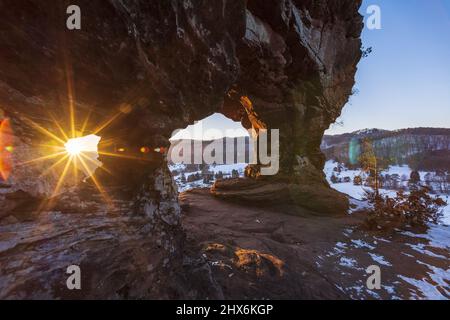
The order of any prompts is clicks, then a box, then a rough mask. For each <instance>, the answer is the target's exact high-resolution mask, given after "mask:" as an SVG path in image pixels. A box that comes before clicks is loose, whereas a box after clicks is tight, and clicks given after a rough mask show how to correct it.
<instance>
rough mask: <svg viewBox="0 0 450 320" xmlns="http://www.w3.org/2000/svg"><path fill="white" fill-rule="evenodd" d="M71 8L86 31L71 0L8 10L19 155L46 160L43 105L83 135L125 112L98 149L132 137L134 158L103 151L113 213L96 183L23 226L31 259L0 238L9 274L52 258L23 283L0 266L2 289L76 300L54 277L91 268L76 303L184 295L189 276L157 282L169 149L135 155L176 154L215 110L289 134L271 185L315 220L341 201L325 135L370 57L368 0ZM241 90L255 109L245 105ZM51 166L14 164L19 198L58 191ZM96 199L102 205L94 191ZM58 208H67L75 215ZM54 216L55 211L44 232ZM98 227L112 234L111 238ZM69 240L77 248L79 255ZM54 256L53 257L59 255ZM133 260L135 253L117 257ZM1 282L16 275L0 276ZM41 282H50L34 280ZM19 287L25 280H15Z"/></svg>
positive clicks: (4, 71) (1, 85)
mask: <svg viewBox="0 0 450 320" xmlns="http://www.w3.org/2000/svg"><path fill="white" fill-rule="evenodd" d="M77 4H78V5H79V6H80V8H81V13H82V29H81V30H72V31H71V30H67V29H66V27H65V21H66V18H67V15H66V7H64V5H63V3H62V2H57V3H53V2H52V3H50V2H46V1H37V0H36V1H33V0H19V1H17V0H15V1H12V0H5V1H2V2H1V3H0V29H1V30H6V31H7V32H2V33H1V35H0V40H1V42H2V43H3V44H4V45H3V46H2V50H1V52H0V108H1V109H2V110H3V112H4V114H5V116H6V117H9V118H11V121H12V127H13V130H14V133H15V144H16V145H17V146H20V148H19V149H20V150H19V151H18V152H17V153H16V154H15V161H16V164H17V163H23V162H26V161H28V160H30V159H32V158H35V157H37V156H38V154H37V153H38V150H37V147H36V146H38V145H40V144H46V143H48V139H47V137H45V136H44V135H42V134H40V133H39V132H38V131H37V130H35V129H34V128H33V127H32V126H30V121H29V120H32V121H34V122H35V123H37V124H39V125H40V126H42V127H44V128H47V129H50V128H53V123H52V117H51V116H50V115H49V112H50V113H51V114H52V115H53V116H54V117H55V118H56V119H57V120H58V121H59V122H60V123H61V125H62V127H64V128H69V127H70V123H69V121H68V119H69V115H68V105H69V104H71V103H72V102H73V103H74V106H75V109H76V115H77V119H78V121H77V128H76V129H77V130H81V129H80V127H81V126H82V122H83V121H82V119H84V118H85V117H86V116H87V115H88V114H89V113H91V117H90V119H91V120H90V123H89V126H88V128H89V130H94V127H95V126H94V124H97V125H99V124H101V123H105V122H106V121H107V120H108V119H109V118H111V117H112V116H113V115H115V114H117V115H118V116H117V118H115V121H114V122H112V123H111V124H110V125H109V126H107V127H105V128H104V129H103V130H102V131H101V132H99V135H101V136H102V142H101V144H100V149H101V150H103V151H108V152H113V151H114V150H113V148H114V146H123V147H124V150H126V155H127V156H129V157H132V158H134V159H125V158H118V157H106V156H100V158H99V160H100V161H101V162H102V163H103V164H104V166H105V168H108V169H109V170H110V171H111V172H112V173H113V174H112V175H109V174H107V173H104V172H103V171H101V170H99V171H98V172H97V174H96V178H97V179H98V181H100V182H101V184H102V185H103V186H104V188H105V190H106V191H107V192H108V194H109V195H110V197H111V198H112V199H113V204H114V206H113V207H114V208H115V209H111V210H110V211H111V212H112V213H108V208H107V207H105V206H103V207H102V206H101V205H98V206H96V204H99V203H101V198H100V197H98V199H96V198H95V197H94V195H91V194H90V193H93V192H94V191H93V190H94V189H93V190H92V191H91V192H80V193H79V194H78V193H76V192H75V193H74V196H73V197H66V199H62V198H61V197H60V196H59V197H58V198H55V199H53V200H55V202H56V204H55V205H56V207H54V210H55V211H46V212H39V211H38V212H37V213H36V214H37V216H38V218H37V219H35V222H34V225H31V226H28V227H30V228H33V227H36V226H39V225H44V226H48V227H49V230H51V231H49V232H45V233H41V234H39V235H36V234H35V233H34V231H33V230H32V229H29V231H30V233H28V234H27V235H25V236H24V237H25V238H24V240H21V241H24V242H25V243H26V245H27V247H28V248H30V251H29V252H28V251H27V252H28V253H26V252H23V251H22V250H17V251H15V249H14V248H17V246H20V244H19V243H18V241H19V240H18V239H16V238H15V237H14V236H12V237H11V238H8V239H4V240H2V241H6V242H7V243H9V245H8V248H9V249H7V250H2V251H1V252H0V261H1V264H2V272H3V271H4V270H6V269H5V268H4V266H5V264H4V262H5V261H9V262H10V263H14V262H18V263H19V264H20V263H24V261H23V258H24V257H27V254H32V252H34V251H33V249H34V248H36V250H37V249H38V244H37V243H46V244H47V245H48V246H47V247H46V249H45V250H43V251H40V252H41V253H42V255H40V256H39V259H40V260H39V261H40V262H39V265H42V266H43V267H40V268H39V269H36V270H35V269H33V270H35V271H36V272H34V273H33V272H30V273H28V274H27V275H26V276H23V278H20V277H21V276H20V273H19V272H18V271H19V270H20V268H18V267H17V264H15V263H14V264H13V265H10V266H9V267H10V269H8V270H10V272H9V273H8V275H7V274H5V273H1V274H0V297H1V298H8V297H31V298H40V297H51V298H58V297H61V298H66V297H70V295H67V293H65V291H64V288H63V287H61V281H62V280H61V278H63V277H64V275H61V274H59V273H58V272H59V271H58V270H60V269H61V270H62V268H64V267H65V264H68V265H69V264H80V265H81V266H85V267H86V268H87V272H89V274H90V277H89V280H88V282H87V288H86V289H85V291H83V294H84V295H83V296H82V297H83V298H93V297H102V298H161V297H185V296H186V292H185V291H183V284H182V282H180V283H178V284H177V286H175V287H173V286H170V285H166V284H164V285H163V284H162V283H165V282H164V281H165V277H168V275H170V274H172V273H173V272H174V270H178V269H177V268H179V267H180V265H181V263H182V255H181V249H180V248H182V242H183V241H182V237H181V236H180V235H181V234H182V230H181V225H180V223H179V222H180V221H179V220H180V208H179V205H178V202H177V192H176V189H175V188H174V186H173V181H172V179H171V177H170V173H169V172H168V170H167V162H166V160H165V158H164V156H162V155H161V154H157V153H151V154H149V155H148V156H147V157H146V158H144V157H143V156H142V155H141V154H140V153H139V150H140V148H141V147H142V146H147V147H149V148H150V149H151V150H153V149H154V148H156V147H168V145H169V141H168V139H169V137H170V135H171V133H172V131H173V130H175V129H178V128H184V127H186V125H188V124H190V123H192V122H193V121H195V120H200V119H202V118H204V117H206V116H208V115H211V114H212V113H215V112H222V113H224V114H225V115H226V116H228V117H230V118H232V119H234V120H240V121H242V123H243V124H244V126H245V127H246V128H249V127H251V126H252V125H253V126H255V127H259V128H262V127H263V126H266V127H267V128H268V129H271V128H275V129H280V132H281V137H280V139H281V141H280V143H281V150H280V152H281V171H280V173H279V174H278V175H277V176H276V177H274V179H276V180H274V181H281V184H282V185H283V186H288V188H290V189H291V190H292V192H293V198H294V199H295V201H296V204H298V205H300V206H303V205H307V206H309V207H310V208H311V209H313V210H315V211H323V212H322V213H327V212H328V211H335V210H336V208H345V207H346V206H347V200H346V199H345V198H344V197H343V196H341V195H340V194H339V193H337V192H334V191H331V189H330V188H329V186H328V184H327V183H326V181H325V179H324V177H323V173H322V171H321V170H322V168H323V165H324V161H325V157H324V156H323V155H322V153H321V151H320V143H321V139H322V136H323V133H324V130H326V129H327V128H328V127H329V125H330V124H331V123H333V122H334V121H335V119H336V118H337V117H338V116H339V114H340V112H341V109H342V107H343V106H344V104H345V103H346V102H347V100H348V97H349V95H350V93H351V89H352V86H353V84H354V75H355V72H356V65H357V63H358V61H359V59H360V57H361V50H360V47H361V41H360V33H361V30H362V17H361V16H360V14H359V13H358V9H359V7H360V5H361V1H360V0H333V1H331V0H320V1H319V0H314V1H309V0H308V1H299V0H295V1H294V0H280V1H274V0H271V1H265V2H264V4H261V2H259V1H228V0H217V1H202V2H200V1H198V2H197V1H192V2H184V1H176V0H172V1H147V0H130V1H101V2H100V1H87V0H81V1H77ZM68 88H70V90H69V89H68ZM242 97H246V98H247V101H250V102H251V108H250V107H248V108H247V109H245V108H244V107H243V105H242V104H241V103H240V100H241V99H242ZM3 112H2V113H3ZM51 130H53V132H56V131H55V130H57V129H55V128H53V129H51ZM112 139H113V142H114V143H113V144H111V143H109V144H108V141H109V142H110V141H111V140H112ZM136 158H139V160H136ZM50 165H51V163H50V164H48V165H47V164H38V165H34V166H31V167H27V168H22V167H20V166H16V167H15V169H14V171H13V172H12V173H11V178H10V179H11V181H12V189H11V192H15V191H17V190H19V189H20V190H22V191H23V192H26V193H29V194H30V195H33V196H39V197H42V198H46V197H47V198H48V197H51V196H52V194H51V190H53V189H54V185H55V182H56V180H57V179H58V178H59V177H58V176H55V177H47V178H46V179H45V180H41V179H40V175H41V173H42V171H43V170H45V169H46V168H48V167H49V166H50ZM75 182H77V181H75ZM78 183H81V182H79V181H78ZM86 183H89V182H86ZM81 184H82V185H83V183H81ZM267 184H268V186H270V188H271V190H270V191H271V192H270V193H266V191H264V194H265V195H267V197H272V196H274V197H275V195H276V194H277V193H279V192H280V190H279V189H277V188H275V186H276V184H275V182H274V184H272V185H271V182H270V179H269V181H268V182H267ZM82 188H84V186H82ZM283 188H284V187H283ZM218 189H220V186H216V190H218ZM63 190H64V192H63V197H64V194H66V195H68V194H69V192H71V191H70V184H69V185H67V186H64V188H63ZM322 194H327V197H329V198H330V199H331V198H334V199H335V202H336V206H335V207H334V208H331V207H330V206H329V205H323V204H322V203H321V202H320V199H321V197H322ZM89 196H93V197H94V198H93V199H91V200H87V198H88V197H89ZM80 197H81V198H80ZM0 199H3V196H2V198H0ZM58 199H59V200H58ZM250 200H251V201H255V202H256V201H257V198H254V199H250ZM58 202H59V203H58ZM67 202H68V203H67ZM89 202H92V203H93V204H92V205H89ZM314 204H316V205H314ZM58 205H59V206H60V207H59V208H70V211H71V212H72V213H71V214H70V215H68V216H67V217H66V216H65V215H66V214H67V213H65V212H63V211H57V209H58ZM77 205H79V208H78V214H75V215H74V214H73V211H74V210H77ZM86 208H90V209H86ZM94 208H96V209H94ZM86 212H87V213H89V214H90V215H89V217H86V216H85V214H84V213H86ZM113 213H114V214H113ZM60 214H62V216H60ZM59 218H60V219H62V220H58V219H59ZM47 219H50V220H51V219H56V220H55V222H54V223H53V225H52V224H49V225H47V224H46V221H47V222H48V220H47ZM58 221H59V222H58ZM64 221H66V222H64ZM6 228H7V230H9V231H11V232H12V233H8V234H9V235H12V234H13V233H14V232H16V233H21V232H22V231H21V230H20V226H18V225H15V224H9V227H8V225H7V227H6ZM8 228H9V229H8ZM96 228H98V229H99V230H103V231H105V233H106V234H107V235H106V234H105V237H104V238H102V237H101V236H100V234H101V232H98V231H97V230H96ZM36 237H37V238H36ZM55 239H57V240H55ZM141 240H144V243H142V242H141ZM35 241H37V243H36V242H35ZM19 242H20V241H19ZM9 246H11V247H9ZM71 248H74V249H73V250H75V252H78V253H77V254H75V255H73V254H72V253H73V251H71V250H72V249H71ZM11 250H12V251H11ZM46 250H48V251H46ZM121 253H123V254H125V253H126V256H120V254H121ZM12 256H14V257H15V258H14V259H8V258H9V257H12ZM118 256H120V258H119V257H118ZM50 257H59V258H54V259H56V262H55V261H54V259H50ZM124 259H125V260H127V261H128V262H127V263H124V264H121V263H119V262H120V261H122V260H124ZM50 260H51V261H50ZM50 263H51V265H50ZM55 266H56V267H55ZM25 267H30V268H33V267H36V266H25V265H24V268H25ZM58 268H59V269H58ZM61 272H62V273H63V272H64V270H62V271H61ZM130 274H131V276H129V275H130ZM162 275H165V276H162ZM7 276H11V277H13V278H14V279H13V282H10V281H6V278H5V277H7ZM19 278H20V279H19ZM43 278H44V279H46V285H45V286H44V287H41V281H42V279H43ZM112 279H114V280H112ZM19 280H20V281H21V283H23V285H21V286H14V283H15V281H16V282H17V281H19ZM22 281H23V282H22ZM105 283H108V285H101V284H105ZM32 288H41V289H40V290H32Z"/></svg>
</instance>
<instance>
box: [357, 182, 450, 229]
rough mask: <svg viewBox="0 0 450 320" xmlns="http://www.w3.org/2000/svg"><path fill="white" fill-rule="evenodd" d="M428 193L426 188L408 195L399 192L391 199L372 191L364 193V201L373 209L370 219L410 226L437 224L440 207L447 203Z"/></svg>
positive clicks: (428, 190)
mask: <svg viewBox="0 0 450 320" xmlns="http://www.w3.org/2000/svg"><path fill="white" fill-rule="evenodd" d="M429 192H430V189H429V188H427V187H420V188H418V189H417V190H412V191H411V192H410V193H409V194H406V193H405V192H404V191H403V190H400V191H398V192H397V195H396V196H395V197H393V198H391V197H389V196H382V195H377V194H376V192H374V191H366V200H367V201H368V202H369V203H370V204H372V207H373V209H372V211H371V213H370V215H371V217H370V219H374V218H375V219H378V218H383V219H384V220H386V221H392V222H400V223H402V224H411V225H417V224H418V225H425V224H427V223H429V222H432V223H437V222H438V220H439V218H440V216H441V212H442V207H444V206H445V205H447V203H446V202H445V201H444V200H442V199H441V198H439V197H432V196H431V195H430V194H429Z"/></svg>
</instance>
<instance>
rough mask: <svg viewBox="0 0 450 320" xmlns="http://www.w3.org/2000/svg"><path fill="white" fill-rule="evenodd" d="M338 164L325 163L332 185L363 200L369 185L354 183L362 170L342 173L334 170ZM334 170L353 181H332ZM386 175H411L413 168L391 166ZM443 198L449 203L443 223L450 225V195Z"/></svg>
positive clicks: (392, 194) (388, 192) (347, 170)
mask: <svg viewBox="0 0 450 320" xmlns="http://www.w3.org/2000/svg"><path fill="white" fill-rule="evenodd" d="M337 165H338V163H336V162H334V161H331V160H329V161H327V162H326V164H325V169H324V172H325V175H326V176H327V180H328V182H329V183H330V185H331V187H332V188H334V189H336V190H337V191H339V192H342V193H345V194H348V195H349V196H350V197H352V198H355V199H356V200H362V198H363V196H364V189H365V188H367V187H364V186H355V185H354V184H353V178H354V177H355V176H357V175H361V171H360V170H349V169H346V168H344V170H343V171H342V172H341V173H336V172H334V171H333V170H334V168H336V166H337ZM333 172H334V173H335V175H336V176H338V177H340V178H344V177H350V178H351V180H352V181H351V182H343V183H332V182H331V176H332V175H333ZM427 173H428V172H423V171H422V172H419V174H420V178H421V179H422V180H423V179H424V177H425V175H426V174H427ZM383 174H384V175H386V174H389V175H393V174H398V175H399V176H400V177H402V176H406V177H409V176H410V175H411V169H410V168H409V167H408V166H391V167H389V169H388V170H387V171H385V172H383ZM381 192H382V193H384V194H387V195H389V196H395V194H396V191H394V190H385V189H381ZM441 198H442V199H444V200H445V201H446V202H447V203H448V205H447V206H446V207H445V208H444V209H443V212H442V213H443V218H442V223H444V224H446V225H450V197H449V196H448V195H447V196H445V195H442V196H441Z"/></svg>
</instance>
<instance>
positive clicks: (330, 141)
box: [321, 128, 450, 172]
mask: <svg viewBox="0 0 450 320" xmlns="http://www.w3.org/2000/svg"><path fill="white" fill-rule="evenodd" d="M365 138H368V139H370V140H371V141H372V144H373V148H374V151H375V153H376V155H377V157H379V158H383V159H385V160H388V161H389V163H391V164H399V165H402V164H408V165H409V166H410V167H411V168H414V169H418V170H426V171H435V170H445V171H449V172H450V129H445V128H410V129H401V130H395V131H388V130H380V129H365V130H359V131H355V132H352V133H345V134H340V135H333V136H331V135H325V136H324V138H323V141H322V146H321V148H322V151H323V152H324V153H325V156H326V157H327V159H329V160H336V161H339V162H342V163H345V164H347V165H349V166H357V163H355V159H357V157H358V153H359V152H360V150H359V145H360V142H361V141H362V140H363V139H365ZM350 155H352V156H350Z"/></svg>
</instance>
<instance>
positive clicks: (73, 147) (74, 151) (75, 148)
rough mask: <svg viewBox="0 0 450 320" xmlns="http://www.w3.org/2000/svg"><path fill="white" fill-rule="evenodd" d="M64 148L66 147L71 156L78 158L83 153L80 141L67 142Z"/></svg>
mask: <svg viewBox="0 0 450 320" xmlns="http://www.w3.org/2000/svg"><path fill="white" fill-rule="evenodd" d="M64 146H65V147H66V151H67V153H69V154H70V155H71V156H77V155H79V154H80V153H81V152H82V151H83V148H82V145H81V143H80V142H79V141H78V139H71V140H69V141H67V143H66V144H65V145H64Z"/></svg>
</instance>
